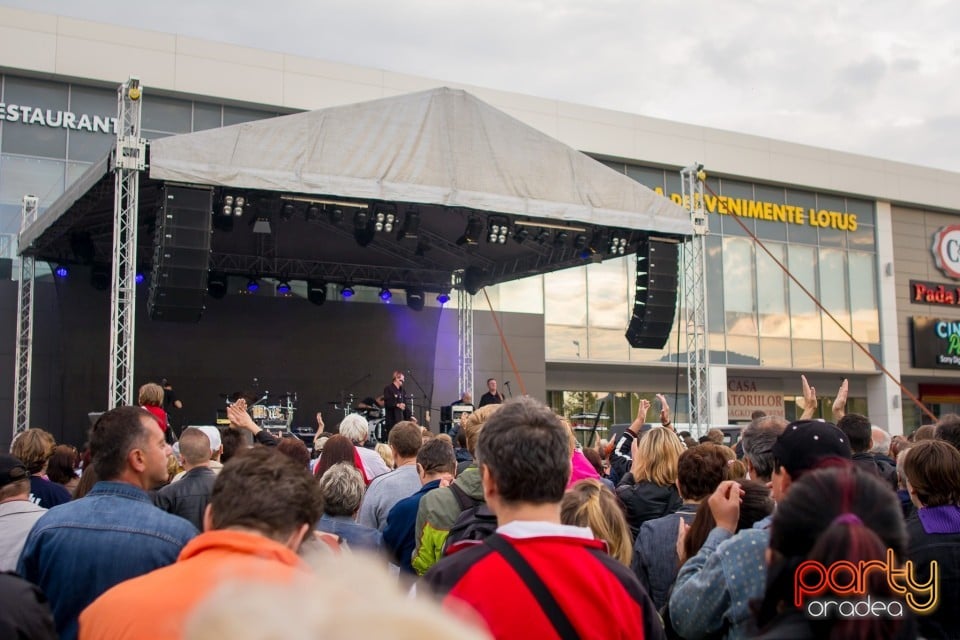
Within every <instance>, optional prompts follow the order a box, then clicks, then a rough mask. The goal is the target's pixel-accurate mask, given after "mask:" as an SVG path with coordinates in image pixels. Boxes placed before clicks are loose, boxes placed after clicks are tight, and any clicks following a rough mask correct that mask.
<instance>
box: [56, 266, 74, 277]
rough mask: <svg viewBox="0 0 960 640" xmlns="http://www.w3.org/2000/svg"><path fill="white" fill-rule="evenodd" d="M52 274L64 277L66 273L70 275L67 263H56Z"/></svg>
mask: <svg viewBox="0 0 960 640" xmlns="http://www.w3.org/2000/svg"><path fill="white" fill-rule="evenodd" d="M53 275H55V276H57V277H58V278H66V277H67V276H68V275H70V269H68V268H67V265H65V264H58V265H57V266H56V268H55V269H54V270H53Z"/></svg>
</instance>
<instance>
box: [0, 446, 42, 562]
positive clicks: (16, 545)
mask: <svg viewBox="0 0 960 640" xmlns="http://www.w3.org/2000/svg"><path fill="white" fill-rule="evenodd" d="M46 511H47V510H46V509H44V508H43V507H41V506H39V505H36V504H34V503H33V502H31V501H30V473H29V472H28V471H27V467H26V466H24V464H23V463H22V462H20V459H19V458H17V457H15V456H12V455H10V454H9V453H0V571H13V570H14V569H16V568H17V558H19V557H20V551H21V550H22V549H23V543H24V541H25V540H26V539H27V534H28V533H30V529H31V528H32V527H33V523H34V522H36V521H37V520H38V519H39V518H40V516H42V515H43V514H44V513H46Z"/></svg>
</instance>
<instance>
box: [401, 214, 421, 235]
mask: <svg viewBox="0 0 960 640" xmlns="http://www.w3.org/2000/svg"><path fill="white" fill-rule="evenodd" d="M419 232H420V214H419V213H417V212H416V211H407V215H406V216H404V218H403V225H401V227H400V230H399V231H397V240H410V239H413V238H416V237H417V234H418V233H419Z"/></svg>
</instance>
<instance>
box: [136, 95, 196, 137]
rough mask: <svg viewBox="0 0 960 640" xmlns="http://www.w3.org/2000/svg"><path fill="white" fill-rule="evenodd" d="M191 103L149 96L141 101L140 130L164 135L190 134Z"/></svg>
mask: <svg viewBox="0 0 960 640" xmlns="http://www.w3.org/2000/svg"><path fill="white" fill-rule="evenodd" d="M192 107H193V103H191V102H189V101H187V100H177V99H175V98H163V97H160V96H150V99H149V100H144V101H143V121H142V128H143V129H150V130H151V131H158V132H160V131H162V132H166V133H190V124H191V122H192V120H193V115H192V111H193V109H192Z"/></svg>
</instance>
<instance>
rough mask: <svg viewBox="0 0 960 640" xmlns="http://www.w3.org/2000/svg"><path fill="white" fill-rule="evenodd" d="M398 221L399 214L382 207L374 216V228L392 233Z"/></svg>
mask: <svg viewBox="0 0 960 640" xmlns="http://www.w3.org/2000/svg"><path fill="white" fill-rule="evenodd" d="M396 221H397V216H396V214H394V213H393V212H392V211H387V210H385V209H381V210H379V211H377V212H376V213H375V214H374V216H373V228H374V230H375V231H382V232H384V233H392V232H393V225H394V223H395V222H396Z"/></svg>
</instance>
